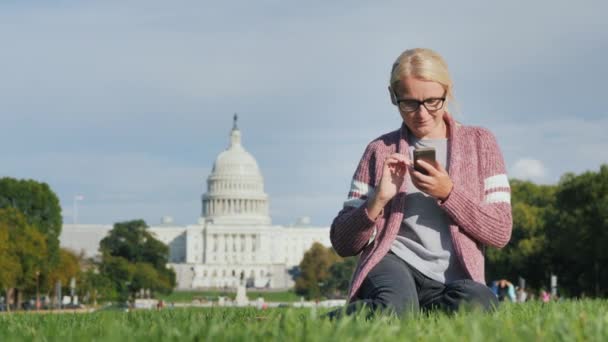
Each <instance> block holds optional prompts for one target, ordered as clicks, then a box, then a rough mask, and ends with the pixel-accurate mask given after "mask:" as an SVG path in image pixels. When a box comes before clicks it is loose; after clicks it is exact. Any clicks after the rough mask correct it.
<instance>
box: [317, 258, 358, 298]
mask: <svg viewBox="0 0 608 342" xmlns="http://www.w3.org/2000/svg"><path fill="white" fill-rule="evenodd" d="M356 266H357V258H356V257H350V258H345V259H343V260H342V261H338V262H336V263H334V264H333V265H331V266H330V267H329V276H328V277H327V279H326V280H325V282H324V285H323V286H321V292H322V293H323V295H324V296H325V297H328V298H346V296H347V295H348V293H347V291H348V288H349V284H350V279H351V277H352V274H353V273H354V272H355V267H356Z"/></svg>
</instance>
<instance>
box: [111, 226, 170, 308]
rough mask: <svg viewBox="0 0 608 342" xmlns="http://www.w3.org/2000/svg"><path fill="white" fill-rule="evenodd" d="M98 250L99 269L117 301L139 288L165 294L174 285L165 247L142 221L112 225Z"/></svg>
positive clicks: (124, 298)
mask: <svg viewBox="0 0 608 342" xmlns="http://www.w3.org/2000/svg"><path fill="white" fill-rule="evenodd" d="M100 250H101V252H102V261H101V263H100V265H99V271H100V273H101V274H102V275H103V276H105V277H107V278H108V279H110V280H111V281H112V283H113V288H114V289H115V291H114V293H115V294H117V296H118V298H119V299H121V300H126V299H127V298H128V297H129V295H130V294H134V293H136V292H138V291H139V290H140V289H142V288H147V289H151V290H152V291H156V292H160V293H165V294H167V293H170V292H171V291H172V289H173V287H175V272H174V271H173V270H171V269H169V268H167V266H166V265H167V262H168V255H169V248H168V247H167V246H166V245H164V244H163V243H162V242H160V241H158V240H156V239H155V238H154V237H153V236H152V234H150V232H148V231H147V225H146V223H145V222H144V221H143V220H133V221H126V222H119V223H116V224H114V228H113V229H112V230H111V231H110V233H109V234H108V236H106V237H105V238H104V239H103V240H101V242H100Z"/></svg>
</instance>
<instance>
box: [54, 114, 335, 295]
mask: <svg viewBox="0 0 608 342" xmlns="http://www.w3.org/2000/svg"><path fill="white" fill-rule="evenodd" d="M201 206H202V210H201V214H200V218H199V220H198V222H197V223H196V224H192V225H187V226H177V225H174V224H173V223H172V219H171V218H170V217H164V218H163V219H162V220H161V224H160V225H157V226H151V227H150V228H149V231H150V232H151V233H152V234H153V235H154V236H156V238H157V239H159V240H160V241H162V242H163V243H165V244H166V245H167V246H169V251H170V252H169V265H168V266H169V267H171V268H173V269H174V270H175V273H176V275H177V288H178V289H197V288H215V287H224V286H229V287H233V286H236V285H237V284H239V282H240V281H243V282H245V283H246V284H247V286H249V287H258V288H272V289H285V288H290V287H292V286H293V284H294V282H293V279H292V276H291V275H290V273H289V271H290V270H292V269H293V268H294V267H295V266H297V265H299V263H300V261H301V260H302V257H303V256H304V253H305V252H306V251H307V250H308V249H309V248H310V247H311V246H312V244H313V243H314V242H320V243H321V244H323V245H325V246H330V241H329V228H328V227H311V226H310V225H309V222H308V220H307V219H306V218H303V219H300V220H299V221H298V222H297V223H296V224H295V225H293V226H287V227H285V226H277V225H272V220H271V217H270V214H269V197H268V194H266V193H265V192H264V178H263V177H262V173H261V172H260V169H259V167H258V164H257V162H256V160H255V158H254V157H253V156H252V155H251V154H250V153H249V152H247V150H245V148H244V147H243V145H242V144H241V131H240V130H239V128H238V127H237V117H236V115H235V118H234V126H233V128H232V131H231V133H230V145H229V147H228V148H227V149H226V150H225V151H223V152H221V153H220V154H219V155H218V156H217V158H216V160H215V163H214V165H213V169H212V171H211V174H210V175H209V177H208V178H207V192H206V193H204V194H203V195H202V197H201ZM111 229H112V226H111V225H90V224H87V225H84V224H64V226H63V231H62V234H61V237H60V241H61V246H62V247H66V248H70V249H72V250H75V251H77V252H79V251H84V253H85V254H86V255H87V256H95V255H97V254H98V253H99V252H98V248H99V242H100V241H101V239H103V238H104V237H105V236H106V234H107V233H108V232H109V231H110V230H111Z"/></svg>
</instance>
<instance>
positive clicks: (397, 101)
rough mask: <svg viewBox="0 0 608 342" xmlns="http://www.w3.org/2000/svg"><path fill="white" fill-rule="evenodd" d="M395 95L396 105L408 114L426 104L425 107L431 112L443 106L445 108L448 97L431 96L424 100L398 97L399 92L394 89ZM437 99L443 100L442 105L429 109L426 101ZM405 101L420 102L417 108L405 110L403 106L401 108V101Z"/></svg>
mask: <svg viewBox="0 0 608 342" xmlns="http://www.w3.org/2000/svg"><path fill="white" fill-rule="evenodd" d="M393 96H394V97H395V105H396V106H397V108H399V110H401V111H402V112H404V113H406V114H408V113H413V112H415V111H417V110H418V109H420V106H424V108H426V110H427V111H429V112H435V111H438V110H440V109H441V108H443V106H444V105H445V100H446V97H445V96H443V97H429V98H428V99H424V100H422V101H419V100H414V99H398V98H397V94H395V92H394V91H393ZM436 100H441V106H439V107H437V108H433V109H429V107H427V106H426V103H427V102H428V101H436ZM405 101H409V102H410V103H416V104H418V106H416V109H414V110H404V109H403V108H401V103H402V102H405Z"/></svg>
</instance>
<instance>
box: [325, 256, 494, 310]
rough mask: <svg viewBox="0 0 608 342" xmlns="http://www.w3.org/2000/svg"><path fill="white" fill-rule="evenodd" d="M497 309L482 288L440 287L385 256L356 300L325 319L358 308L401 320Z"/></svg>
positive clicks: (464, 284)
mask: <svg viewBox="0 0 608 342" xmlns="http://www.w3.org/2000/svg"><path fill="white" fill-rule="evenodd" d="M497 305H498V300H497V299H496V296H495V295H494V293H492V291H491V290H490V288H488V287H487V286H485V285H484V284H480V283H477V282H475V281H473V280H471V279H462V280H456V281H454V282H451V283H448V284H443V283H440V282H438V281H435V280H433V279H430V278H429V277H427V276H425V275H424V274H422V273H420V272H419V271H418V270H416V269H415V268H413V267H411V266H410V265H408V264H407V263H406V262H405V261H403V260H402V259H401V258H399V257H398V256H396V255H395V254H393V253H392V252H389V253H388V254H387V255H386V256H385V257H384V258H383V259H382V260H381V261H380V262H379V263H378V265H376V266H375V267H374V268H373V269H372V270H371V271H370V272H369V274H368V275H367V277H366V278H365V280H364V281H363V284H362V285H361V288H360V289H359V292H358V294H357V296H356V298H355V299H354V300H353V301H352V302H351V303H350V304H348V305H347V306H346V308H344V309H341V310H337V311H334V312H331V313H330V314H329V317H330V318H337V317H339V316H340V315H341V314H342V312H344V313H346V314H352V313H354V312H355V311H357V310H358V309H360V308H361V307H366V308H368V309H370V310H371V311H372V312H379V311H381V312H391V313H395V314H397V315H399V316H403V315H406V314H409V313H417V312H419V311H420V309H422V310H433V309H440V310H443V311H446V312H454V311H458V310H459V309H461V308H462V307H477V308H479V309H482V310H483V311H490V310H492V309H494V308H495V307H496V306H497Z"/></svg>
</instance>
